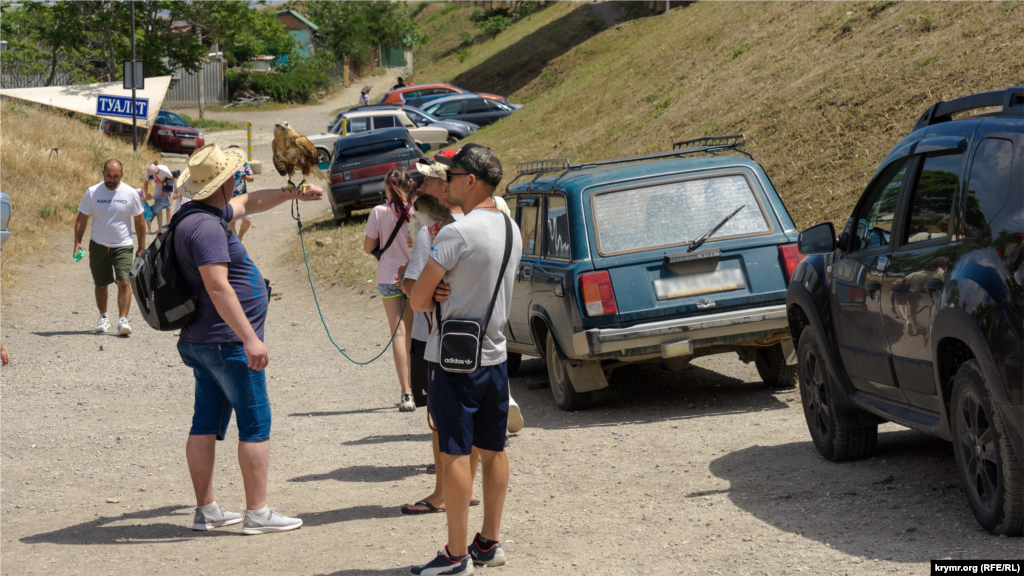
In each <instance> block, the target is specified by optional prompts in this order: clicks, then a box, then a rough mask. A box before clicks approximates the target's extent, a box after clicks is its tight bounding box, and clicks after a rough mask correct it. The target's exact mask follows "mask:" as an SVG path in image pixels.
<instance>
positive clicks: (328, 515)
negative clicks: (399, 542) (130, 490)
mask: <svg viewBox="0 0 1024 576" xmlns="http://www.w3.org/2000/svg"><path fill="white" fill-rule="evenodd" d="M193 514H194V508H193V507H192V506H163V507H160V508H153V509H152V510H139V511H138V512H132V513H129V514H124V515H123V516H101V517H99V518H97V519H95V520H92V521H89V522H83V523H81V524H75V525H74V526H69V527H67V528H61V529H60V530H55V531H53V532H44V533H42V534H36V535H34V536H26V537H25V538H22V539H21V542H22V543H24V544H43V543H48V544H68V545H93V544H153V543H157V542H159V543H165V542H166V543H172V542H181V541H184V540H194V539H197V538H219V537H224V536H235V537H237V536H240V534H239V531H240V530H241V526H231V527H226V528H223V529H219V530H206V531H194V530H192V515H193ZM399 515H400V512H399V510H398V508H394V507H390V508H385V507H383V506H371V505H366V506H352V507H349V508H339V509H337V510H327V511H324V512H312V513H305V514H299V515H298V516H299V517H300V518H302V526H303V528H316V527H319V526H326V525H328V524H335V523H338V522H348V521H351V520H379V519H383V518H394V517H396V516H399ZM168 517H170V519H171V521H172V522H173V523H169V522H159V523H156V524H146V523H144V522H145V521H146V520H152V519H156V518H160V519H165V518H168Z"/></svg>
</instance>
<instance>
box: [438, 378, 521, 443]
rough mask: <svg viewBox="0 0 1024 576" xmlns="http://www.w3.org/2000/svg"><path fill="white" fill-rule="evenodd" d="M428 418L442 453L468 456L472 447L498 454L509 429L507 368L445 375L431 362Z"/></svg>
mask: <svg viewBox="0 0 1024 576" xmlns="http://www.w3.org/2000/svg"><path fill="white" fill-rule="evenodd" d="M427 366H428V370H429V378H430V383H429V387H430V389H429V391H428V392H427V396H428V398H429V399H430V416H431V418H432V419H433V421H434V427H435V428H437V439H438V442H439V447H440V449H441V452H444V453H445V454H453V455H463V456H464V455H467V454H469V453H470V452H471V451H472V450H473V446H476V447H477V448H482V449H484V450H490V451H492V452H501V451H503V450H504V449H505V438H506V436H505V434H506V432H507V429H508V368H507V365H506V364H505V362H502V363H501V364H496V365H494V366H481V367H480V368H479V369H477V371H476V372H473V373H470V374H461V373H458V372H445V371H444V370H442V369H441V365H440V364H435V363H433V362H430V363H428V364H427Z"/></svg>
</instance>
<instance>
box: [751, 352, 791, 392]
mask: <svg viewBox="0 0 1024 576" xmlns="http://www.w3.org/2000/svg"><path fill="white" fill-rule="evenodd" d="M754 366H756V367H757V373H758V374H759V375H760V376H761V381H762V382H764V384H765V386H767V387H769V388H772V389H775V390H786V389H789V388H792V387H794V386H796V366H787V365H786V353H785V352H783V351H782V344H776V345H774V346H769V347H768V348H758V349H757V353H756V354H755V355H754Z"/></svg>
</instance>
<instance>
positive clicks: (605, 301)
mask: <svg viewBox="0 0 1024 576" xmlns="http://www.w3.org/2000/svg"><path fill="white" fill-rule="evenodd" d="M580 292H582V293H583V304H584V307H585V308H586V309H587V316H590V317H593V316H604V315H605V314H615V313H616V312H618V311H619V307H618V306H617V305H616V304H615V291H614V290H612V279H611V277H610V276H608V271H607V270H601V271H598V272H588V273H586V274H580Z"/></svg>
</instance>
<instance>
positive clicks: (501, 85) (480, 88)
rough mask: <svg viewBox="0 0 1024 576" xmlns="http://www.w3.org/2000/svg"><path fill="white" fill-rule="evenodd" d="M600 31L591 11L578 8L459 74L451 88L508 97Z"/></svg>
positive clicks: (602, 24)
mask: <svg viewBox="0 0 1024 576" xmlns="http://www.w3.org/2000/svg"><path fill="white" fill-rule="evenodd" d="M602 30H604V23H603V22H602V21H601V19H600V18H599V17H598V16H597V15H596V14H595V13H594V11H593V9H592V8H591V7H590V6H589V5H587V4H581V5H580V7H579V8H577V9H575V10H573V11H572V12H570V13H569V14H566V15H565V16H562V17H561V18H559V19H558V20H555V21H554V22H551V23H550V24H548V25H546V26H542V27H541V28H539V29H538V30H537V31H536V32H534V33H532V34H530V35H528V36H525V37H524V38H522V39H521V40H519V41H518V42H516V43H515V44H512V45H511V46H509V47H507V48H505V49H504V50H502V51H500V52H498V53H497V54H495V55H494V56H491V57H490V58H488V59H487V60H485V61H484V62H482V63H481V64H479V65H477V66H474V67H473V68H471V69H470V70H467V71H466V72H463V73H462V74H459V75H458V76H457V77H456V78H455V79H454V80H452V84H454V85H455V86H461V87H463V88H465V89H467V90H469V91H471V92H493V93H497V94H501V95H504V96H508V95H510V94H513V93H514V92H516V91H518V90H519V89H521V88H523V87H524V86H526V85H527V84H529V83H530V82H532V81H533V79H534V78H536V77H538V76H540V74H541V73H542V72H544V69H545V68H546V67H547V65H548V63H549V62H551V61H552V60H555V59H556V58H558V57H559V56H561V55H563V54H565V53H566V52H568V51H569V50H572V49H573V48H574V47H576V46H577V45H579V44H582V43H583V42H586V41H587V39H589V38H590V37H591V36H593V35H595V34H597V33H598V32H600V31H602ZM490 42H493V40H490Z"/></svg>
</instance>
